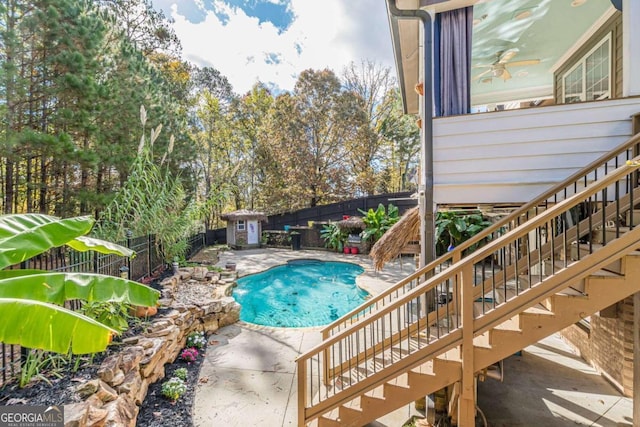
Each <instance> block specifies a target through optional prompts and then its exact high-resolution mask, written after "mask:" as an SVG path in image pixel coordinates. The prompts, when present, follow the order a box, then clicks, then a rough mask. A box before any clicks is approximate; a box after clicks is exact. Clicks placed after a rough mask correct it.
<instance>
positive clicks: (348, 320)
mask: <svg viewBox="0 0 640 427" xmlns="http://www.w3.org/2000/svg"><path fill="white" fill-rule="evenodd" d="M634 145H640V133H639V134H636V135H634V136H631V137H630V138H629V139H627V140H626V141H624V142H623V143H622V144H620V145H618V146H617V147H616V148H614V149H613V150H612V151H608V152H607V153H605V154H603V155H602V156H600V157H598V158H597V159H595V160H594V161H592V162H591V163H589V164H588V165H587V166H585V167H584V168H582V169H580V170H579V171H577V172H574V173H573V174H571V175H570V176H569V177H567V178H566V179H565V180H564V181H562V182H560V183H559V184H556V185H554V186H553V187H551V188H550V189H548V190H547V191H545V192H543V193H542V194H540V195H539V196H538V197H536V198H535V199H533V200H531V201H529V202H527V203H525V204H523V205H521V206H520V207H518V208H516V209H515V210H514V211H512V212H511V213H510V214H508V215H507V216H505V217H503V218H501V219H500V220H498V221H497V222H495V223H493V224H492V225H490V226H489V227H487V228H485V229H483V230H482V231H481V232H479V233H478V234H476V235H474V236H473V237H471V238H469V239H468V240H465V241H464V242H462V243H461V244H460V245H459V246H457V247H455V248H453V249H452V250H451V251H449V252H447V253H446V254H444V255H441V256H440V257H438V258H436V259H435V260H433V261H431V262H430V263H428V264H427V265H425V266H424V267H422V268H420V269H418V270H416V271H414V272H413V273H411V274H410V275H409V276H407V277H405V278H403V279H401V280H400V281H398V282H396V283H395V284H394V285H392V286H390V287H388V288H387V289H385V290H384V291H383V292H381V293H379V294H377V295H375V296H373V297H372V298H369V299H367V300H366V301H365V302H363V303H362V304H360V305H359V306H358V307H356V308H354V309H353V310H351V311H349V312H348V313H346V314H345V315H343V316H342V317H340V318H339V319H336V320H335V321H334V322H332V323H330V324H329V325H327V326H325V327H324V328H322V330H321V332H322V338H323V339H326V338H328V337H329V336H330V335H331V334H332V333H335V332H337V331H340V330H341V327H346V326H347V325H349V324H352V323H354V322H357V321H359V320H360V319H362V318H363V317H365V316H366V315H368V314H369V313H370V312H371V311H372V308H373V307H376V308H378V304H379V303H380V304H381V305H382V306H384V305H385V299H386V298H388V297H390V296H391V294H393V293H394V292H399V293H401V292H402V290H403V289H404V288H405V286H406V285H407V284H409V283H411V282H413V281H419V280H420V279H421V278H426V277H430V276H432V275H433V274H434V273H435V272H436V269H437V268H438V267H443V266H447V265H448V264H450V265H453V264H454V263H455V262H457V261H458V260H460V259H461V258H462V254H463V252H464V251H466V250H467V249H469V248H470V247H472V246H473V245H475V244H477V243H479V242H481V241H482V240H484V239H485V238H487V237H489V236H491V235H492V234H494V233H496V232H499V231H500V230H501V229H503V228H504V227H505V226H507V225H508V224H509V223H511V222H513V221H516V220H517V219H518V218H519V217H521V216H522V215H524V214H526V213H527V212H529V211H530V210H531V209H533V208H535V207H538V206H540V205H541V204H542V203H544V202H546V201H548V199H549V198H551V197H553V196H556V195H557V194H558V193H560V192H563V191H565V190H566V189H567V188H568V187H569V186H574V185H575V184H576V183H577V182H578V181H580V180H582V179H586V178H587V177H588V175H589V174H591V173H593V172H594V171H596V170H597V169H599V168H601V167H603V166H606V165H607V164H608V163H609V162H610V161H611V160H614V159H617V158H618V156H619V155H620V154H622V153H624V152H625V151H628V150H629V149H631V148H634ZM638 151H640V149H638ZM633 154H634V153H632V155H633ZM627 160H629V159H627ZM616 168H617V166H616ZM536 215H538V214H535V215H534V216H536ZM507 231H509V230H507Z"/></svg>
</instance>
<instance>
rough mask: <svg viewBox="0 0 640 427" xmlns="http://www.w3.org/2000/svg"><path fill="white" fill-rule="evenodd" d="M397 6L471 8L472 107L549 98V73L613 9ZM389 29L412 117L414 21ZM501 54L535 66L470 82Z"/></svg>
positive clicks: (414, 0)
mask: <svg viewBox="0 0 640 427" xmlns="http://www.w3.org/2000/svg"><path fill="white" fill-rule="evenodd" d="M381 1H382V0H381ZM397 5H398V8H400V9H415V8H417V7H419V6H420V7H422V8H423V9H425V10H429V11H431V12H442V11H446V10H451V9H456V8H460V7H465V6H469V5H473V6H474V27H473V49H472V64H473V67H474V68H472V70H471V76H472V85H471V97H472V100H471V103H472V105H480V104H491V103H498V102H508V101H516V100H524V99H531V98H534V97H537V98H544V97H551V96H552V94H553V70H554V69H555V67H557V65H559V61H561V60H562V58H563V57H564V56H565V54H566V53H567V52H568V51H571V50H572V48H574V47H575V46H577V45H579V44H580V42H581V40H582V37H584V35H585V33H588V32H589V31H590V30H591V29H592V28H594V27H596V26H598V25H601V24H602V21H603V19H604V18H605V17H607V16H610V15H611V13H613V10H614V8H613V6H612V5H611V1H610V0H525V1H513V0H444V1H439V2H438V0H420V1H418V0H398V3H397ZM390 25H391V34H392V38H393V45H394V54H395V56H396V65H397V69H398V78H399V80H400V84H401V87H402V92H403V98H404V106H405V111H406V112H407V113H411V114H415V113H417V112H418V97H417V95H416V94H415V92H414V90H413V87H414V86H415V84H416V83H417V82H418V79H419V61H420V60H419V51H420V45H421V40H420V34H419V21H418V20H411V19H398V20H396V19H393V18H391V17H390ZM507 51H511V52H515V54H513V55H512V58H511V60H510V62H516V61H524V60H529V59H532V60H539V62H538V63H536V64H529V65H523V66H513V67H510V66H508V70H509V72H510V75H511V78H510V79H508V80H503V79H502V78H501V77H495V76H493V75H492V73H489V74H485V75H483V76H482V77H481V78H479V79H477V78H476V77H477V76H478V75H479V74H480V73H482V72H483V71H486V70H487V69H488V68H487V67H481V66H482V65H488V64H492V63H493V62H495V61H496V59H497V58H498V55H499V53H500V52H507Z"/></svg>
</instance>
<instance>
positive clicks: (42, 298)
mask: <svg viewBox="0 0 640 427" xmlns="http://www.w3.org/2000/svg"><path fill="white" fill-rule="evenodd" d="M92 225H93V219H92V218H91V217H78V218H70V219H60V218H56V217H51V216H47V215H40V214H24V215H4V216H0V254H1V256H0V318H2V322H1V323H0V342H4V343H6V344H19V345H21V346H23V347H28V348H34V349H43V350H47V351H53V352H57V353H62V354H68V353H69V351H71V352H72V353H74V354H84V353H96V352H100V351H103V350H104V349H105V348H106V347H107V345H108V344H109V342H110V341H111V337H112V335H113V334H116V333H117V331H115V330H114V329H111V328H110V327H108V326H106V325H104V324H102V323H100V322H98V321H96V320H93V319H91V318H89V317H87V316H85V315H83V314H82V313H77V312H73V311H70V310H67V309H66V308H64V307H63V304H64V302H65V301H68V300H73V299H82V300H85V301H88V302H92V301H117V302H120V303H131V304H136V305H143V306H153V305H155V304H156V303H157V301H158V296H159V293H158V291H156V290H154V289H151V288H148V287H146V286H144V285H141V284H139V283H136V282H132V281H129V280H126V279H121V278H118V277H111V276H104V275H100V274H91V273H73V272H69V273H65V272H47V271H40V270H24V269H23V270H13V269H8V267H10V266H11V265H13V264H15V263H17V262H21V261H24V260H27V259H29V258H31V257H33V256H36V255H39V254H41V253H43V252H46V251H47V250H48V249H51V248H53V247H56V246H60V245H63V244H66V243H70V242H72V244H73V245H74V247H76V248H77V249H89V248H90V247H91V248H93V249H95V250H97V251H99V252H100V251H103V250H106V251H108V252H110V253H113V252H114V251H118V250H119V253H120V254H130V253H131V251H129V250H128V249H126V248H119V247H118V246H117V245H113V244H107V242H103V243H100V242H99V241H97V240H93V241H92V243H91V245H87V244H86V243H87V242H86V241H84V243H83V242H82V241H81V240H78V238H79V237H81V236H83V235H84V234H86V233H87V232H88V231H89V230H90V229H91V226H92ZM54 326H55V327H54Z"/></svg>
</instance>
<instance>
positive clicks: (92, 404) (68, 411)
mask: <svg viewBox="0 0 640 427" xmlns="http://www.w3.org/2000/svg"><path fill="white" fill-rule="evenodd" d="M235 278H237V275H236V273H235V272H222V273H212V272H208V271H207V269H206V268H204V267H193V268H184V269H180V271H179V273H178V274H176V275H173V276H171V277H169V278H166V279H165V280H163V281H162V283H161V284H160V285H161V288H162V299H161V300H160V306H161V308H165V309H168V310H162V311H163V312H165V311H166V313H163V314H159V315H158V316H156V317H154V318H153V320H152V321H151V323H150V324H149V325H148V327H146V328H145V331H144V333H141V334H140V335H137V336H134V337H130V338H126V339H124V340H123V343H122V347H121V350H120V351H119V352H118V353H117V354H113V355H110V356H109V357H107V358H106V359H105V360H104V361H103V362H102V364H101V365H100V367H99V369H98V371H97V378H94V379H91V380H89V381H87V382H84V383H82V384H80V385H79V386H78V387H77V388H76V392H77V393H78V395H79V396H80V397H81V398H82V399H83V401H81V402H79V403H73V404H69V405H65V407H64V413H65V427H94V426H105V427H116V426H118V427H121V426H128V427H132V426H135V425H136V418H137V416H138V412H139V410H140V405H141V404H142V402H144V399H145V397H146V395H147V391H148V389H149V385H150V384H153V383H155V382H156V381H158V380H161V379H162V378H164V375H165V370H164V366H165V364H167V363H173V361H174V360H175V359H176V358H177V356H178V354H179V352H180V350H182V348H183V347H184V346H185V344H186V340H187V336H188V335H189V334H190V333H191V332H195V331H198V332H200V331H204V332H205V333H206V334H210V333H213V332H215V331H217V330H218V328H221V327H223V326H227V325H230V324H233V323H235V322H237V321H238V319H239V317H240V305H239V304H238V303H237V302H236V301H235V300H234V299H233V298H232V297H231V296H229V295H230V294H231V289H232V287H233V286H234V285H235ZM194 282H206V283H208V284H210V285H212V286H211V288H212V289H213V291H212V294H211V297H210V298H209V299H207V298H203V299H202V301H198V302H195V303H189V304H185V303H183V302H180V301H178V300H177V299H176V297H177V295H178V292H177V291H178V290H179V287H180V286H189V284H190V283H194Z"/></svg>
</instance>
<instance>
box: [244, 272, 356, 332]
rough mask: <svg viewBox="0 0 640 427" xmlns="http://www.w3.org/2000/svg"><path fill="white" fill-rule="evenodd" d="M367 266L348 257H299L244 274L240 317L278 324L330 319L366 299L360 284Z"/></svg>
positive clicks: (308, 323) (322, 322)
mask: <svg viewBox="0 0 640 427" xmlns="http://www.w3.org/2000/svg"><path fill="white" fill-rule="evenodd" d="M363 272H364V269H363V268H362V267H360V266H358V265H355V264H350V263H346V262H325V261H319V260H296V261H290V262H289V263H288V264H286V265H281V266H278V267H274V268H271V269H269V270H267V271H264V272H262V273H258V274H252V275H250V276H245V277H242V278H240V279H238V281H237V283H238V286H237V287H236V288H234V290H233V296H234V298H235V299H236V301H238V302H239V303H240V305H241V306H242V309H241V310H240V319H241V320H244V321H245V322H249V323H256V324H258V325H265V326H277V327H303V326H321V325H327V324H329V323H331V322H333V321H334V320H336V319H338V318H339V317H340V316H342V315H343V314H346V313H348V312H349V311H350V310H352V309H353V308H355V307H357V306H358V305H360V304H361V303H362V302H363V301H364V300H365V299H366V297H367V296H368V295H369V293H368V292H366V291H364V290H362V289H360V288H358V287H357V286H356V284H355V283H356V276H358V275H360V274H362V273H363Z"/></svg>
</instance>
